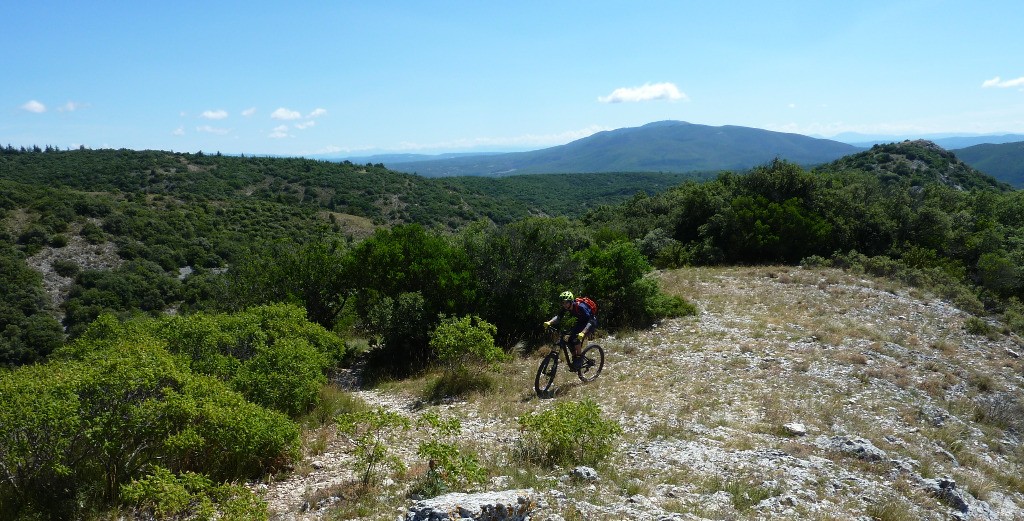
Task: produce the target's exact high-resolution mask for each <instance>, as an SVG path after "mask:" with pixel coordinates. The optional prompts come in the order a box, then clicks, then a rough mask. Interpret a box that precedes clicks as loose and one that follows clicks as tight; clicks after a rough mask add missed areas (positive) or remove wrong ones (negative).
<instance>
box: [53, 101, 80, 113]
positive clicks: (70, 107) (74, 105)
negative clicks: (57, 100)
mask: <svg viewBox="0 0 1024 521" xmlns="http://www.w3.org/2000/svg"><path fill="white" fill-rule="evenodd" d="M85 107H86V105H85V104H83V103H78V102H76V101H69V102H67V103H65V104H64V105H61V106H60V107H59V108H58V109H57V110H59V111H60V112H74V111H76V110H78V109H81V108H85Z"/></svg>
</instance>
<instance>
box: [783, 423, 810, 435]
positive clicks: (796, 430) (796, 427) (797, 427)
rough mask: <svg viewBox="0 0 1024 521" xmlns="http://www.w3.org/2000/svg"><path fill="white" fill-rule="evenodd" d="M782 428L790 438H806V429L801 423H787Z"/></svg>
mask: <svg viewBox="0 0 1024 521" xmlns="http://www.w3.org/2000/svg"><path fill="white" fill-rule="evenodd" d="M782 428H783V429H785V430H786V433H787V434H789V435H790V436H806V435H807V427H806V426H805V425H804V424H802V423H796V422H793V423H787V424H785V425H783V426H782Z"/></svg>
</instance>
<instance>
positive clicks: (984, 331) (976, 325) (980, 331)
mask: <svg viewBox="0 0 1024 521" xmlns="http://www.w3.org/2000/svg"><path fill="white" fill-rule="evenodd" d="M964 329H965V330H966V331H967V332H968V333H970V334H972V335H978V336H988V335H991V334H992V333H993V332H994V329H993V328H992V326H991V325H989V323H988V322H986V321H984V320H982V319H980V318H978V317H973V316H972V317H967V320H965V321H964Z"/></svg>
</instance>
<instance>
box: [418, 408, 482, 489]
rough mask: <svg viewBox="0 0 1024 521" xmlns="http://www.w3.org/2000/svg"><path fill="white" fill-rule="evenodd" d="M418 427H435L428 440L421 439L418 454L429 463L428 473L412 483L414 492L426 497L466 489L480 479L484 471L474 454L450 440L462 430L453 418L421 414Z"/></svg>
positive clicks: (480, 480) (480, 481)
mask: <svg viewBox="0 0 1024 521" xmlns="http://www.w3.org/2000/svg"><path fill="white" fill-rule="evenodd" d="M419 426H420V427H428V428H431V429H432V430H434V436H432V437H431V439H430V440H428V441H425V442H423V443H420V446H419V448H418V449H417V454H419V455H420V457H422V458H425V459H426V460H427V461H428V463H429V465H428V470H427V474H426V475H425V476H424V477H423V479H422V480H421V481H420V482H419V483H418V484H417V485H415V486H414V487H413V492H415V493H417V494H420V495H422V496H426V497H434V496H439V495H441V494H446V493H448V492H452V491H459V490H465V489H466V488H467V487H469V486H470V485H472V484H474V483H483V482H484V481H485V480H486V479H487V473H486V472H485V470H484V468H483V467H481V466H480V462H479V461H478V460H477V457H476V455H475V454H464V453H463V452H462V451H461V450H460V449H459V447H458V445H456V444H455V443H454V441H453V439H454V437H455V436H457V435H458V434H459V432H460V431H461V430H462V425H461V424H460V423H459V421H458V420H457V419H455V418H449V419H447V420H442V419H441V418H440V417H439V416H438V415H437V414H434V413H427V414H424V415H423V416H422V417H421V418H420V421H419Z"/></svg>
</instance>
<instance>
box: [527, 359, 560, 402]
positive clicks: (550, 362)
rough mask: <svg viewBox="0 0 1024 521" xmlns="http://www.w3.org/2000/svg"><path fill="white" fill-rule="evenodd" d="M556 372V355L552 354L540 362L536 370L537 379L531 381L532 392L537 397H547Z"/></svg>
mask: <svg viewBox="0 0 1024 521" xmlns="http://www.w3.org/2000/svg"><path fill="white" fill-rule="evenodd" d="M557 372H558V353H555V352H552V353H550V354H549V355H547V356H545V357H544V359H543V360H541V361H540V367H538V368H537V378H535V379H534V380H533V390H534V391H536V392H537V396H540V397H542V398H543V397H544V396H547V394H548V391H549V390H550V389H551V384H552V383H554V381H555V373H557Z"/></svg>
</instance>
